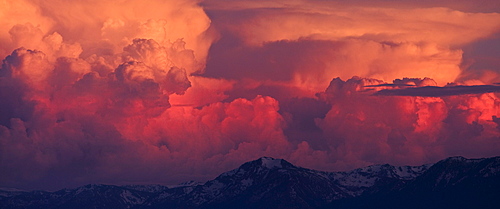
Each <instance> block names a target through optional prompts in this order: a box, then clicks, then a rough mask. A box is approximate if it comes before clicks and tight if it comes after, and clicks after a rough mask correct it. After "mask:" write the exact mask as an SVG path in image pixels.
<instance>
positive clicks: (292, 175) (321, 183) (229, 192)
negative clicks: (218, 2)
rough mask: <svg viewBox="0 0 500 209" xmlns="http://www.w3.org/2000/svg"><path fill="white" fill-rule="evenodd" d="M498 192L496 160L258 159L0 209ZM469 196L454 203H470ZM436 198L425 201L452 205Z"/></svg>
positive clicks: (337, 203)
mask: <svg viewBox="0 0 500 209" xmlns="http://www.w3.org/2000/svg"><path fill="white" fill-rule="evenodd" d="M498 188H500V157H496V158H486V159H466V158H463V157H452V158H447V159H445V160H442V161H439V162H438V163H435V164H427V165H422V166H392V165H388V164H385V165H372V166H367V167H364V168H358V169H355V170H351V171H346V172H324V171H315V170H311V169H307V168H301V167H297V166H294V165H292V164H291V163H289V162H287V161H286V160H283V159H274V158H271V157H262V158H259V159H257V160H254V161H250V162H247V163H244V164H242V165H241V166H240V167H238V168H236V169H234V170H231V171H228V172H225V173H222V174H221V175H219V176H218V177H217V178H215V179H213V180H211V181H207V182H205V183H200V182H194V181H190V182H185V183H181V184H179V185H174V186H162V185H125V186H112V185H100V184H90V185H86V186H82V187H78V188H75V189H64V190H60V191H56V192H43V191H34V192H24V191H7V190H0V208H29V207H33V208H322V207H326V208H366V207H364V206H363V204H372V203H374V204H375V203H376V204H379V205H385V206H387V207H386V208H398V207H397V206H396V205H391V204H392V203H394V204H396V203H398V201H399V202H400V201H403V200H405V201H409V202H412V201H422V200H421V199H418V198H419V197H420V196H425V197H426V198H429V199H431V200H432V197H433V196H432V195H435V194H434V193H433V192H439V191H448V193H450V194H455V193H453V192H456V191H461V190H471V191H474V192H475V193H477V194H482V193H485V192H486V193H487V194H489V195H490V196H491V195H492V194H499V195H500V189H498ZM451 191H453V192H451ZM459 194H461V193H459ZM477 194H476V195H475V196H470V197H467V196H464V197H462V196H461V199H463V201H465V200H467V201H474V200H475V199H474V198H476V199H477V198H479V196H480V195H477ZM392 196H397V197H398V198H392ZM444 197H445V198H444V199H443V200H432V201H441V202H443V201H448V199H446V198H449V200H450V201H451V199H453V196H446V195H445V196H444ZM391 198H392V199H391ZM471 198H472V199H471ZM382 200H384V201H382ZM483 201H486V202H488V201H490V202H491V201H492V200H490V199H486V200H483ZM464 204H465V203H464ZM416 205H418V204H416ZM455 205H456V204H455ZM410 207H414V208H418V207H417V206H410ZM484 208H488V207H484Z"/></svg>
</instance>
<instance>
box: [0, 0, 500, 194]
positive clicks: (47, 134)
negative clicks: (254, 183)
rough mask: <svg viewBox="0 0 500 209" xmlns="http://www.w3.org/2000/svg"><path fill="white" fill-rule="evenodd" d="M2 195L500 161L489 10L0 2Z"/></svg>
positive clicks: (229, 0)
mask: <svg viewBox="0 0 500 209" xmlns="http://www.w3.org/2000/svg"><path fill="white" fill-rule="evenodd" d="M0 58H1V59H2V65H1V68H0V187H2V188H18V189H24V190H33V189H42V190H50V191H53V190H57V189H62V188H74V187H77V186H81V185H85V184H89V183H100V184H113V185H124V184H163V185H175V184H178V183H181V182H185V181H189V180H195V181H207V180H210V179H213V178H215V177H216V176H217V175H218V174H220V173H222V172H225V171H228V170H231V169H234V168H236V167H238V166H239V165H240V164H242V163H244V162H246V161H250V160H255V159H257V158H259V157H262V156H269V157H274V158H282V159H286V160H287V161H289V162H291V163H293V164H295V165H298V166H302V167H306V168H311V169H316V170H323V171H346V170H350V169H355V168H358V167H362V166H367V165H372V164H385V163H389V164H393V165H421V164H426V163H433V162H436V161H438V160H441V159H443V158H446V157H450V156H458V155H460V156H464V157H468V158H480V157H491V156H498V155H500V99H499V98H500V3H499V2H498V1H496V0H479V1H466V0H458V1H451V0H437V1H435V0H433V1H430V0H420V1H416V0H403V1H394V0H375V1H371V0H353V1H342V0H288V1H285V0H270V1H263V0H253V1H250V0H249V1H244V0H206V1H201V0H200V1H197V0H175V1H174V0H144V1H136V0H110V1H98V0H72V1H69V0H50V1H40V0H15V1H14V0H0Z"/></svg>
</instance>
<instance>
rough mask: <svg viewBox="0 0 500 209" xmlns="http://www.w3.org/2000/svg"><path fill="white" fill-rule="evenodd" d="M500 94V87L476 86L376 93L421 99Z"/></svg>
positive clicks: (427, 87)
mask: <svg viewBox="0 0 500 209" xmlns="http://www.w3.org/2000/svg"><path fill="white" fill-rule="evenodd" d="M492 92H500V86H496V85H476V86H460V85H458V86H445V87H438V86H425V87H419V88H404V89H383V90H380V91H378V92H376V93H375V94H374V95H378V96H421V97H443V96H453V95H461V94H483V93H492Z"/></svg>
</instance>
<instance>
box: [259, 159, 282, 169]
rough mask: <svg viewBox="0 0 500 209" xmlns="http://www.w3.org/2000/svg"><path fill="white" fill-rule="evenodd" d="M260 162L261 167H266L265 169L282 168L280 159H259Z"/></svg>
mask: <svg viewBox="0 0 500 209" xmlns="http://www.w3.org/2000/svg"><path fill="white" fill-rule="evenodd" d="M260 160H261V161H262V166H264V167H266V168H269V169H271V168H283V166H282V165H281V159H274V158H270V157H262V158H260Z"/></svg>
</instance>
